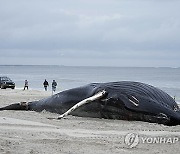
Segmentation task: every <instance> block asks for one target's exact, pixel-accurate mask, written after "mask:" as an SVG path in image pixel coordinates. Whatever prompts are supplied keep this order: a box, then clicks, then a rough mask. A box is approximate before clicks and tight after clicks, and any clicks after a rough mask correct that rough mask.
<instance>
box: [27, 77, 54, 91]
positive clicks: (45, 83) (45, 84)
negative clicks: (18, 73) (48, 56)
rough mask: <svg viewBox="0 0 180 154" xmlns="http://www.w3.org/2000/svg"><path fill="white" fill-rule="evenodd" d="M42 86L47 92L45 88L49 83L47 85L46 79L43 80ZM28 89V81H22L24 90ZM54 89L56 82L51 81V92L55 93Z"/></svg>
mask: <svg viewBox="0 0 180 154" xmlns="http://www.w3.org/2000/svg"><path fill="white" fill-rule="evenodd" d="M43 85H44V89H45V91H47V88H48V86H49V83H48V81H47V80H46V79H45V81H44V83H43ZM28 87H29V85H28V80H25V81H24V90H25V89H27V90H28ZM56 87H57V82H56V81H55V80H53V81H52V92H55V91H56Z"/></svg>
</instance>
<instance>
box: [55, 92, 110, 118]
mask: <svg viewBox="0 0 180 154" xmlns="http://www.w3.org/2000/svg"><path fill="white" fill-rule="evenodd" d="M106 94H107V92H106V91H105V90H102V91H100V92H98V93H96V94H95V95H93V96H91V97H89V98H86V99H84V100H82V101H80V102H79V103H77V104H76V105H74V106H73V107H71V108H70V109H69V110H68V111H66V112H65V113H64V114H62V115H60V116H59V117H58V118H57V119H61V118H63V117H65V116H67V115H68V114H70V113H71V112H73V111H74V110H76V109H77V108H79V107H80V106H82V105H84V104H87V103H90V102H93V101H95V100H98V99H101V98H102V97H104V96H105V95H106Z"/></svg>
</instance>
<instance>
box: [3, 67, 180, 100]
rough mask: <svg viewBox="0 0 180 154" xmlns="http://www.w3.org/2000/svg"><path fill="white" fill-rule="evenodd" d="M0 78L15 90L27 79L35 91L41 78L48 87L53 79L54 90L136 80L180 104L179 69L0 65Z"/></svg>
mask: <svg viewBox="0 0 180 154" xmlns="http://www.w3.org/2000/svg"><path fill="white" fill-rule="evenodd" d="M0 76H8V77H10V78H11V79H12V80H13V81H14V82H15V83H16V88H18V89H22V88H23V86H24V80H25V79H27V80H28V81H29V88H30V89H36V90H44V88H43V82H44V80H45V79H47V81H48V82H49V84H50V85H51V83H52V80H53V79H55V80H56V81H57V83H58V86H57V91H62V90H66V89H70V88H74V87H79V86H82V85H85V84H89V83H92V82H112V81H139V82H143V83H147V84H151V85H153V86H155V87H158V88H160V89H162V90H164V91H165V92H167V93H168V94H170V95H171V96H172V97H175V98H176V100H177V101H178V102H179V101H180V68H165V67H163V68H155V67H72V66H39V65H38V66H21V65H15V66H14V65H13V66H12V65H11V66H10V65H8V66H6V65H5V66H4V65H0ZM48 90H51V86H50V87H49V89H48Z"/></svg>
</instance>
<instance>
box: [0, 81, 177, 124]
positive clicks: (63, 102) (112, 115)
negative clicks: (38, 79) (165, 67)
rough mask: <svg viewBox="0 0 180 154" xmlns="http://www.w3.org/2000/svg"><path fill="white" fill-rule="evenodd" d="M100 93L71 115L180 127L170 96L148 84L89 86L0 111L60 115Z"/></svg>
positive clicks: (125, 83)
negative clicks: (26, 111)
mask: <svg viewBox="0 0 180 154" xmlns="http://www.w3.org/2000/svg"><path fill="white" fill-rule="evenodd" d="M102 90H105V91H106V96H104V97H103V98H101V99H98V100H96V101H93V102H90V103H89V104H86V105H83V106H81V107H79V108H78V109H76V110H75V111H73V112H72V113H71V114H72V115H75V116H82V117H95V118H107V119H120V120H138V121H146V122H154V123H161V124H165V125H178V124H180V111H179V107H178V105H177V103H176V102H175V100H174V99H173V98H172V97H171V96H169V95H168V94H167V93H165V92H164V91H162V90H160V89H158V88H155V87H153V86H151V85H148V84H144V83H140V82H132V81H121V82H109V83H92V84H88V85H86V86H82V87H78V88H73V89H70V90H66V91H62V92H60V93H58V94H55V95H53V96H51V97H48V98H45V99H42V100H39V101H33V102H29V103H28V105H26V106H24V105H23V106H22V105H18V104H12V105H10V106H7V107H4V108H0V110H5V109H6V110H8V109H14V110H18V109H26V110H33V111H37V112H41V111H43V110H46V111H49V112H54V113H59V114H62V113H64V112H66V111H67V110H68V109H69V108H71V107H72V106H74V105H75V104H77V103H78V102H80V101H82V100H84V99H86V98H88V97H91V96H93V95H94V94H96V93H98V92H99V91H102Z"/></svg>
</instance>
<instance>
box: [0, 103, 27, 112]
mask: <svg viewBox="0 0 180 154" xmlns="http://www.w3.org/2000/svg"><path fill="white" fill-rule="evenodd" d="M3 110H28V103H27V102H20V103H14V104H11V105H8V106H5V107H2V108H0V111H3Z"/></svg>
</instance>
